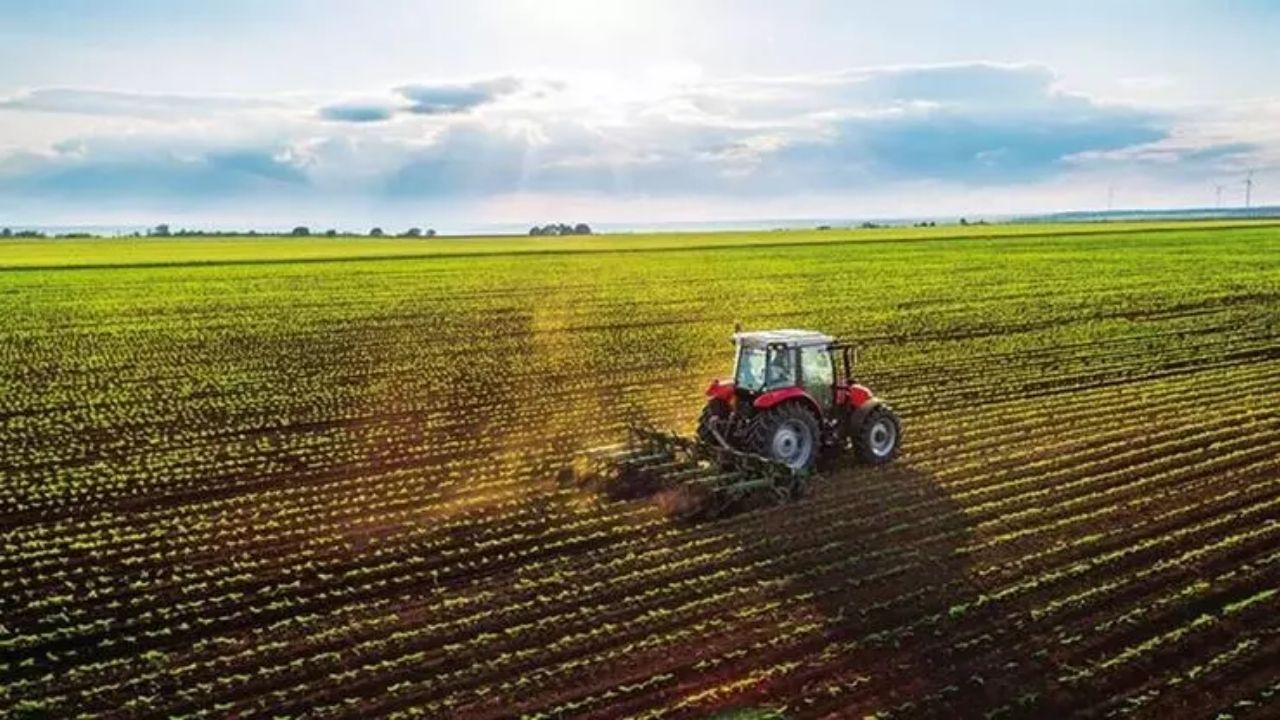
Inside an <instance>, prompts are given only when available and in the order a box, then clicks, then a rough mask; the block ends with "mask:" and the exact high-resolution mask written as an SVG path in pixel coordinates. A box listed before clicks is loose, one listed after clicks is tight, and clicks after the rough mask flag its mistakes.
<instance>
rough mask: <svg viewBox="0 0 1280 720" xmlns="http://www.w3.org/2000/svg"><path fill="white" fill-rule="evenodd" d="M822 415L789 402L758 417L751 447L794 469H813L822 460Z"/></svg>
mask: <svg viewBox="0 0 1280 720" xmlns="http://www.w3.org/2000/svg"><path fill="white" fill-rule="evenodd" d="M819 437H820V436H819V428H818V419H817V418H816V417H814V416H813V413H812V412H810V411H809V410H808V409H806V408H805V407H804V406H802V405H800V404H798V403H794V402H789V403H783V404H782V405H777V406H775V407H772V408H770V409H768V410H766V411H765V412H763V413H762V414H760V415H759V416H757V417H756V420H755V422H754V423H753V427H752V429H751V443H750V447H751V451H752V452H754V453H756V454H758V455H763V456H765V457H767V458H773V459H774V460H777V461H778V462H781V463H783V464H785V465H787V466H788V467H790V468H791V469H792V470H811V469H813V466H814V465H815V464H816V463H817V460H818V441H819Z"/></svg>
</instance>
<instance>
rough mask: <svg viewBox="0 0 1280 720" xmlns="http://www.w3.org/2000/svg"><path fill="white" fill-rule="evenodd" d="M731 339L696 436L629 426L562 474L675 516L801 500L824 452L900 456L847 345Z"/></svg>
mask: <svg viewBox="0 0 1280 720" xmlns="http://www.w3.org/2000/svg"><path fill="white" fill-rule="evenodd" d="M733 340H734V343H735V345H736V347H737V358H736V361H735V362H734V368H733V381H732V382H722V381H720V380H717V381H715V382H713V383H711V387H709V388H707V398H708V399H707V404H706V407H705V408H704V409H703V411H702V417H701V418H700V419H699V421H698V432H697V437H696V438H688V437H682V436H680V435H677V434H674V433H671V432H666V431H663V430H658V429H655V428H652V427H649V426H647V425H637V424H632V425H631V428H630V438H629V440H628V441H627V442H625V443H617V444H614V445H607V446H604V447H598V448H593V449H591V450H588V451H587V452H586V453H584V454H583V456H581V457H580V458H579V459H580V461H581V462H575V467H573V468H566V471H565V475H564V477H576V478H578V480H579V482H582V483H584V484H590V485H594V486H597V487H600V488H602V489H604V490H606V491H607V492H608V493H609V494H610V495H612V496H614V497H618V498H627V497H639V496H642V495H647V494H652V493H655V492H656V493H658V494H659V496H660V497H661V498H663V500H662V502H661V504H663V505H664V506H665V507H666V508H667V509H668V510H670V511H671V512H672V513H673V514H675V515H680V516H684V517H694V516H700V517H709V516H715V515H718V514H719V513H720V512H721V511H723V510H725V509H726V508H729V507H731V506H734V505H737V504H738V503H739V502H740V501H743V500H745V499H747V498H748V497H753V496H765V497H772V498H774V499H776V500H780V501H782V500H788V499H796V498H800V497H804V496H805V495H806V494H807V493H808V490H809V480H810V478H811V477H812V475H813V470H814V467H815V466H816V464H817V461H818V457H819V456H820V455H821V454H822V453H823V452H824V451H844V450H852V451H853V453H854V454H855V455H856V456H857V457H858V458H859V459H860V460H862V461H863V462H865V463H870V464H873V465H880V464H883V463H887V462H889V461H890V460H892V459H893V457H894V456H895V455H896V454H897V452H898V445H899V443H900V442H901V439H902V429H901V427H900V426H899V423H898V416H897V415H895V414H894V412H893V410H892V409H891V408H890V407H889V406H888V405H886V404H884V403H883V402H881V401H880V400H878V399H876V397H875V396H874V395H872V394H871V391H870V390H868V389H867V388H866V386H864V385H859V384H858V383H856V382H854V380H853V365H854V357H855V354H854V350H853V347H852V346H850V345H846V344H843V343H838V342H836V341H835V340H833V339H832V338H831V337H830V336H827V335H823V334H822V333H817V332H811V331H807V330H771V331H767V332H735V333H734V335H733ZM837 360H838V361H839V362H837Z"/></svg>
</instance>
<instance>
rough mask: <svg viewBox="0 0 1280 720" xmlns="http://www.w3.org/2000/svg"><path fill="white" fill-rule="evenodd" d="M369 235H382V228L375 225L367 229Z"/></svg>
mask: <svg viewBox="0 0 1280 720" xmlns="http://www.w3.org/2000/svg"><path fill="white" fill-rule="evenodd" d="M369 237H382V228H380V227H376V228H374V229H372V230H370V231H369Z"/></svg>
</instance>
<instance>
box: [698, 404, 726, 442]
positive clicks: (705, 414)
mask: <svg viewBox="0 0 1280 720" xmlns="http://www.w3.org/2000/svg"><path fill="white" fill-rule="evenodd" d="M731 412H732V410H731V409H730V408H729V403H727V402H725V401H723V400H721V399H720V398H711V399H710V400H708V401H707V404H706V406H705V407H703V408H702V415H700V416H699V417H698V440H700V441H702V442H703V443H704V444H707V445H711V446H713V447H720V441H719V440H717V439H716V434H715V433H714V432H712V431H711V428H713V427H714V428H716V430H718V431H719V432H720V435H721V437H723V436H724V434H725V430H724V421H725V420H728V419H729V415H730V413H731ZM727 441H728V438H726V442H727Z"/></svg>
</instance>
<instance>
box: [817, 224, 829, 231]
mask: <svg viewBox="0 0 1280 720" xmlns="http://www.w3.org/2000/svg"><path fill="white" fill-rule="evenodd" d="M817 229H818V230H830V229H831V226H830V225H819V226H818V227H817Z"/></svg>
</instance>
